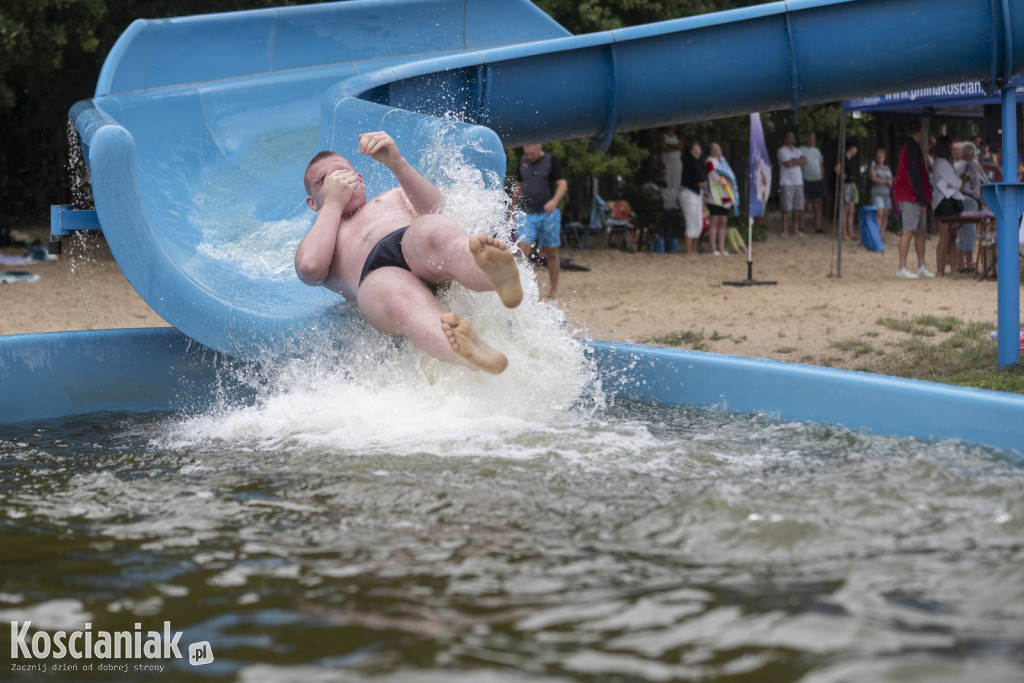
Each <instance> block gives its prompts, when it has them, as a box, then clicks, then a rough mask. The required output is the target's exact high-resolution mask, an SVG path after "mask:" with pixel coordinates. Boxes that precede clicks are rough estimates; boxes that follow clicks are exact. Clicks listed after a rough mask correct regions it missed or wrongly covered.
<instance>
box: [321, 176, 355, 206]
mask: <svg viewBox="0 0 1024 683" xmlns="http://www.w3.org/2000/svg"><path fill="white" fill-rule="evenodd" d="M361 182H362V181H361V180H360V178H359V174H358V173H356V172H355V171H353V170H351V169H347V168H341V169H338V170H336V171H332V172H331V173H329V174H328V175H327V177H326V178H324V186H323V197H324V204H327V203H328V202H332V201H333V202H337V204H338V206H340V207H341V208H343V209H344V208H345V207H346V206H348V203H349V200H351V199H352V195H353V194H354V193H355V192H356V190H358V189H359V186H360V183H361Z"/></svg>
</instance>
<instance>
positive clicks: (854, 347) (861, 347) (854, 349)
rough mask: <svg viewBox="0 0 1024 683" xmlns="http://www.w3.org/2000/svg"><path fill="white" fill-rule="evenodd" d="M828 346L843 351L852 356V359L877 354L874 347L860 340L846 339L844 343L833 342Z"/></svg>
mask: <svg viewBox="0 0 1024 683" xmlns="http://www.w3.org/2000/svg"><path fill="white" fill-rule="evenodd" d="M829 346H831V347H833V348H836V349H839V350H840V351H845V352H846V353H851V354H853V357H854V358H860V357H861V356H866V355H868V354H872V353H878V351H877V350H876V349H875V347H874V346H872V345H871V344H869V343H867V342H866V341H861V340H860V339H846V340H844V341H834V342H831V343H830V344H829Z"/></svg>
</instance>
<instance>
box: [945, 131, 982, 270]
mask: <svg viewBox="0 0 1024 683" xmlns="http://www.w3.org/2000/svg"><path fill="white" fill-rule="evenodd" d="M976 154H977V148H976V147H975V146H974V143H971V142H964V143H962V144H961V145H960V161H958V162H957V163H956V164H954V166H953V169H954V170H955V171H956V173H957V175H959V176H960V177H962V178H964V184H963V186H962V187H961V188H960V194H962V195H963V196H964V212H965V213H966V212H968V211H979V210H980V209H981V207H982V203H983V202H982V200H981V186H982V185H983V184H984V183H985V182H987V181H988V176H987V175H986V174H985V169H983V168H982V167H981V164H979V163H978V160H977V158H976ZM977 239H978V224H977V223H964V224H963V225H961V226H960V229H959V230H958V231H957V233H956V250H957V254H956V263H955V264H953V268H955V269H956V270H957V271H959V272H961V273H970V272H972V271H973V270H974V245H975V243H976V242H977Z"/></svg>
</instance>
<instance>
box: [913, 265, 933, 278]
mask: <svg viewBox="0 0 1024 683" xmlns="http://www.w3.org/2000/svg"><path fill="white" fill-rule="evenodd" d="M917 275H918V277H935V273H933V272H932V271H930V270H928V268H926V267H925V266H921V267H920V268H918V269H917Z"/></svg>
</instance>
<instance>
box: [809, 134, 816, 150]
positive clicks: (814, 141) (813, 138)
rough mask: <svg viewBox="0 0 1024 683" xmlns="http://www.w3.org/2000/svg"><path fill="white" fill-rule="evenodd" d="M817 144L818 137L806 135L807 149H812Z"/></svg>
mask: <svg viewBox="0 0 1024 683" xmlns="http://www.w3.org/2000/svg"><path fill="white" fill-rule="evenodd" d="M817 142H818V136H816V135H815V134H814V133H809V134H808V135H807V146H808V147H814V145H815V144H817Z"/></svg>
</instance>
